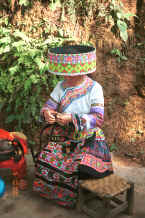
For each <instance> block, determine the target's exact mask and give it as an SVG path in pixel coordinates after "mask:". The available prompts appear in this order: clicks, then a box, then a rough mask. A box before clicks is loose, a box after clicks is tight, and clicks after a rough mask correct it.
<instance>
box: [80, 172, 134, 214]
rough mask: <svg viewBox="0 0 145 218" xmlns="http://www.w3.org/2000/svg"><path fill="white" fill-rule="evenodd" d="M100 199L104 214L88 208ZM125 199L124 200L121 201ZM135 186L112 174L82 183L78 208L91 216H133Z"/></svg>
mask: <svg viewBox="0 0 145 218" xmlns="http://www.w3.org/2000/svg"><path fill="white" fill-rule="evenodd" d="M95 198H96V199H99V201H100V200H101V201H100V202H101V203H102V207H103V208H104V209H103V214H102V216H101V214H99V216H98V214H97V211H96V212H95V210H94V208H93V209H91V208H89V207H88V205H87V204H88V203H89V202H90V201H91V200H92V199H95ZM121 198H123V199H121ZM133 207H134V184H133V183H130V182H127V181H126V180H125V179H123V178H121V177H119V176H117V175H115V174H111V175H109V176H106V177H104V178H101V179H88V180H82V181H80V188H79V199H78V204H77V208H78V210H79V211H83V212H85V213H86V214H87V215H89V216H93V217H96V218H97V217H99V218H101V217H103V218H112V217H114V216H116V215H117V214H119V213H121V212H126V213H127V214H128V215H133Z"/></svg>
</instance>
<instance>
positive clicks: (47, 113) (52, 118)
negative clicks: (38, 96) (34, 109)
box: [43, 110, 57, 124]
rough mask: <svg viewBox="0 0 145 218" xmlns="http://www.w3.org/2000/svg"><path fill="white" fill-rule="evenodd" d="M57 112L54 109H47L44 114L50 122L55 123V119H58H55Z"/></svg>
mask: <svg viewBox="0 0 145 218" xmlns="http://www.w3.org/2000/svg"><path fill="white" fill-rule="evenodd" d="M56 113H57V112H56V111H54V110H45V111H43V115H44V118H45V121H46V122H48V123H50V124H53V123H55V121H56V119H55V115H56Z"/></svg>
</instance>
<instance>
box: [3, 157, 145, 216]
mask: <svg viewBox="0 0 145 218" xmlns="http://www.w3.org/2000/svg"><path fill="white" fill-rule="evenodd" d="M27 164H28V174H27V181H28V188H27V190H26V191H20V192H19V193H18V196H17V197H14V195H13V192H12V190H13V189H12V176H11V173H10V171H9V170H6V169H5V170H3V169H0V175H1V176H2V178H3V179H4V180H5V182H6V193H5V195H4V197H3V198H0V205H1V206H0V217H2V218H10V217H15V218H19V217H21V218H25V217H27V218H29V217H32V218H34V217H35V218H41V217H43V218H45V217H47V218H74V217H76V218H88V216H87V215H86V214H84V213H83V212H78V211H77V210H76V209H73V210H72V209H66V208H62V207H59V206H57V205H55V204H54V203H52V202H50V201H49V200H46V199H43V198H41V197H40V196H38V195H37V194H36V193H34V192H33V190H32V183H33V179H34V165H33V162H32V157H31V155H27ZM113 164H114V170H115V173H116V174H118V175H120V176H122V177H124V178H126V179H127V180H128V179H129V180H130V181H132V182H134V183H135V204H134V215H133V216H132V218H144V217H145V207H144V205H145V168H143V167H141V166H140V165H138V164H134V166H132V164H131V163H130V161H125V160H124V159H122V158H120V157H117V156H114V155H113ZM141 174H142V175H143V177H140V175H141ZM91 207H92V208H100V209H101V207H102V204H101V202H100V201H94V202H92V203H91ZM98 211H99V210H98ZM96 218H101V212H96ZM116 218H129V216H127V215H125V214H124V213H121V214H120V215H118V216H117V217H116Z"/></svg>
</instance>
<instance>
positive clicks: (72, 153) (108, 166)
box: [34, 45, 113, 207]
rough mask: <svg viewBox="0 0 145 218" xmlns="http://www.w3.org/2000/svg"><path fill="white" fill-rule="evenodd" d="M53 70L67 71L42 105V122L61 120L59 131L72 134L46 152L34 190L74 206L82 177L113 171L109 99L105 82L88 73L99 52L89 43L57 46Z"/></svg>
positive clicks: (52, 58)
mask: <svg viewBox="0 0 145 218" xmlns="http://www.w3.org/2000/svg"><path fill="white" fill-rule="evenodd" d="M48 60H49V72H50V73H53V74H55V75H63V76H64V80H63V81H60V82H58V84H57V85H56V87H55V88H54V90H53V91H52V93H51V94H50V97H49V99H48V101H47V102H46V104H45V105H44V106H43V108H42V109H41V118H42V120H44V121H46V122H48V123H49V124H59V125H60V127H57V128H56V129H54V134H58V133H59V135H60V133H61V134H62V135H65V136H67V138H68V140H67V141H65V142H63V143H51V142H49V143H48V145H47V146H46V147H45V148H44V149H43V150H42V151H41V153H40V155H39V157H38V161H37V166H36V178H35V181H34V190H35V191H37V192H39V193H40V194H41V196H44V197H46V198H48V199H53V200H55V201H56V202H57V203H58V204H59V205H63V206H69V207H72V206H74V205H75V203H76V200H77V196H78V180H79V179H86V178H96V179H97V178H101V177H104V176H107V175H109V174H111V173H113V169H112V162H111V157H110V153H109V148H108V146H107V144H106V141H105V137H104V133H103V131H102V130H101V126H102V124H103V116H104V97H103V91H102V87H101V85H100V84H99V83H98V82H96V81H93V80H92V79H91V78H89V77H88V76H87V74H90V73H93V72H94V71H95V70H96V50H95V49H94V48H93V47H90V46H79V45H76V46H64V47H57V48H52V49H50V51H49V54H48Z"/></svg>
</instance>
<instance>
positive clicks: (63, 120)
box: [56, 113, 72, 126]
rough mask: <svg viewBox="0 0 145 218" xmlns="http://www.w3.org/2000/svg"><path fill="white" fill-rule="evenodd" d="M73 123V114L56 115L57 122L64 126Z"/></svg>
mask: <svg viewBox="0 0 145 218" xmlns="http://www.w3.org/2000/svg"><path fill="white" fill-rule="evenodd" d="M71 121H72V117H71V114H67V113H57V114H56V122H57V123H58V124H60V125H62V126H65V125H67V124H68V123H69V122H71Z"/></svg>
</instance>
